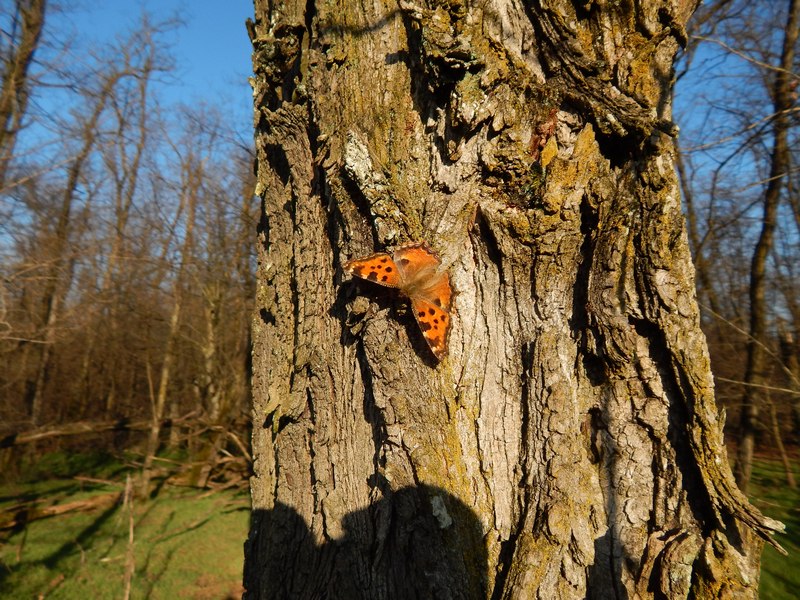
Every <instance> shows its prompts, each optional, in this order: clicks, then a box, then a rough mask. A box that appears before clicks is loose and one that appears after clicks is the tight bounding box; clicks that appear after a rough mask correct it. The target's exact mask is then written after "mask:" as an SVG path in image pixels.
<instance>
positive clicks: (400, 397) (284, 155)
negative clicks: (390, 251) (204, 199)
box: [245, 0, 780, 599]
mask: <svg viewBox="0 0 800 600" xmlns="http://www.w3.org/2000/svg"><path fill="white" fill-rule="evenodd" d="M255 4H256V11H255V21H254V23H252V24H251V28H250V29H251V31H250V33H251V37H252V41H253V46H254V50H255V53H254V67H255V77H254V79H253V87H254V102H255V127H256V145H257V153H258V187H257V193H258V194H259V195H260V196H261V197H262V198H263V215H262V221H261V226H260V242H261V243H260V244H259V283H258V285H259V288H258V292H257V306H258V314H257V315H256V318H255V320H254V327H253V336H254V339H253V342H254V354H253V360H254V363H253V393H254V407H253V420H254V421H253V426H254V433H253V448H254V451H255V453H256V462H255V476H254V477H253V479H252V497H253V509H254V511H253V518H252V526H251V531H250V536H249V539H248V542H247V546H246V567H245V586H246V588H247V594H246V596H247V597H250V598H322V597H324V598H370V599H376V598H480V597H484V598H547V599H552V598H586V597H590V598H612V597H613V598H632V597H639V596H643V597H651V596H652V597H661V598H664V597H667V598H680V597H686V596H687V595H689V594H690V593H693V594H695V595H696V596H698V597H705V598H714V597H728V595H730V594H733V596H734V597H737V598H742V597H755V596H756V595H757V589H758V569H759V560H760V558H759V557H760V550H761V545H762V539H767V538H769V535H770V533H771V532H772V531H773V530H775V529H779V528H780V524H779V523H776V522H773V521H770V520H768V519H766V518H764V517H763V516H762V515H761V514H760V513H759V512H758V511H757V510H756V509H754V508H753V507H751V506H750V505H749V504H748V502H747V500H746V498H745V497H744V496H743V495H742V494H741V493H740V492H739V491H738V489H737V488H736V486H735V484H734V482H733V477H732V474H731V471H730V468H729V466H728V462H727V459H726V456H725V452H724V448H723V443H722V433H721V432H722V421H721V419H720V418H719V417H718V415H717V410H716V407H715V403H714V391H713V381H712V378H711V373H710V369H709V361H708V355H707V351H706V345H705V339H704V337H703V335H702V333H701V331H700V326H699V317H698V310H697V306H696V302H695V292H694V281H693V270H692V267H691V259H690V256H689V252H688V244H687V240H686V233H685V230H684V226H683V217H682V215H681V210H680V198H679V190H678V185H677V180H676V177H675V173H674V170H673V141H672V138H671V137H670V136H671V135H673V134H674V127H673V126H672V125H671V122H670V106H669V99H670V80H671V69H672V61H673V57H674V54H675V52H676V50H677V48H678V46H679V44H680V43H682V41H683V36H684V30H683V25H684V23H685V22H686V20H687V19H688V17H689V15H690V14H691V12H692V10H693V9H694V8H695V4H696V1H695V0H660V1H658V0H653V1H639V2H636V1H630V2H621V3H616V2H614V3H612V2H607V3H601V2H596V3H591V2H589V3H573V2H570V1H568V0H550V1H548V2H541V3H532V4H531V5H530V6H525V5H523V3H520V2H516V1H514V0H508V1H497V2H492V3H480V4H477V3H476V4H469V5H467V4H466V3H461V2H455V1H454V2H442V3H439V4H437V3H435V2H431V3H429V4H426V5H422V4H419V5H417V4H412V3H410V2H405V1H401V2H400V4H399V5H397V4H394V3H380V2H378V3H372V4H368V5H356V4H353V3H339V4H333V3H322V2H317V3H315V2H307V1H305V0H303V1H302V2H300V1H287V2H284V3H278V4H275V3H270V2H267V1H265V0H257V1H256V3H255ZM408 240H426V241H427V242H428V243H429V244H430V245H431V246H433V247H434V248H435V249H436V250H437V251H438V253H439V254H440V255H441V257H442V259H443V264H444V265H446V266H447V268H448V269H449V272H450V275H451V279H452V282H453V286H454V288H455V290H456V292H457V295H456V296H455V299H454V303H453V313H452V320H453V328H452V332H451V335H450V355H449V357H447V358H445V360H443V361H442V362H441V363H438V362H437V361H436V360H435V359H434V358H433V357H432V356H431V354H430V353H429V351H428V348H427V347H426V345H425V342H424V340H423V338H422V335H421V334H420V332H419V329H418V328H417V326H416V324H415V322H414V319H413V318H412V316H411V315H410V314H409V312H408V310H407V307H406V305H405V304H404V303H403V301H402V300H401V299H399V298H398V297H397V296H396V295H394V294H391V293H387V292H385V291H382V290H381V289H376V288H377V286H373V285H371V284H369V283H367V282H358V281H352V280H349V279H348V278H346V277H343V274H342V269H341V265H342V263H343V262H344V261H346V260H347V259H349V258H352V257H359V256H364V255H366V254H368V253H370V252H372V251H375V250H382V249H384V248H392V247H394V246H397V245H398V244H400V243H402V242H405V241H408Z"/></svg>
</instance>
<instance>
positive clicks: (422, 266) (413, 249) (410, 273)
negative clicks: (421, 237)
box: [392, 242, 442, 285]
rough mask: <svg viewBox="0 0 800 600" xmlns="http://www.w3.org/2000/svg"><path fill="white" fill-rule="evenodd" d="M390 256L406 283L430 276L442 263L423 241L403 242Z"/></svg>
mask: <svg viewBox="0 0 800 600" xmlns="http://www.w3.org/2000/svg"><path fill="white" fill-rule="evenodd" d="M392 257H393V258H394V262H395V264H396V265H397V268H398V269H400V277H401V279H402V280H403V282H404V283H405V284H406V285H413V284H414V283H416V282H417V281H418V280H424V279H426V278H430V277H432V276H433V275H435V274H436V272H437V270H438V269H439V266H440V265H441V264H442V262H441V261H440V260H439V257H438V256H436V253H435V252H434V251H433V250H431V249H430V248H429V247H428V245H427V244H426V243H425V242H412V243H410V244H404V245H402V246H400V247H399V248H398V249H397V250H395V251H394V254H393V255H392Z"/></svg>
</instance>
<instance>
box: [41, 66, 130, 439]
mask: <svg viewBox="0 0 800 600" xmlns="http://www.w3.org/2000/svg"><path fill="white" fill-rule="evenodd" d="M120 77H122V74H120V73H111V74H109V75H108V76H107V77H105V78H104V79H103V81H102V85H101V87H100V89H99V90H98V91H97V93H96V96H95V98H94V104H93V105H91V112H90V113H89V115H88V116H87V117H86V119H85V120H83V122H81V123H79V124H78V127H79V128H80V129H79V131H78V132H77V133H78V136H79V139H78V140H77V148H76V150H75V154H74V156H73V158H72V160H71V161H70V162H69V166H68V167H67V173H66V182H65V184H64V190H63V191H62V193H61V203H60V206H59V209H58V217H57V219H56V223H55V227H54V230H53V233H52V241H51V244H50V246H51V249H50V256H51V260H50V261H49V263H48V264H47V265H45V267H44V268H43V272H44V281H45V285H44V289H43V293H42V298H41V304H40V306H41V308H40V316H39V324H40V329H41V335H40V336H39V337H40V339H41V340H42V341H43V343H42V344H41V349H40V354H39V361H38V365H37V369H36V372H35V375H34V377H33V382H32V384H29V385H28V386H27V389H28V390H29V392H28V398H26V403H27V404H28V405H29V406H30V414H31V422H32V423H33V424H34V425H38V424H39V423H40V421H41V419H42V412H43V410H44V406H43V401H44V392H45V386H46V385H47V383H48V380H49V374H50V370H51V367H52V358H53V345H54V344H55V341H56V323H57V321H58V317H59V313H60V311H61V302H62V300H63V298H64V295H65V294H66V293H67V291H68V290H69V287H70V285H71V283H72V277H73V270H74V269H73V267H74V257H71V256H70V252H69V240H70V235H71V234H72V231H73V227H74V223H73V217H74V215H73V207H74V204H75V203H76V196H77V192H78V187H79V185H80V178H81V176H82V175H83V171H84V167H85V166H86V163H87V161H88V160H89V157H90V156H91V153H92V150H93V149H94V148H95V145H96V143H97V136H98V131H97V127H98V123H99V121H100V117H101V116H102V115H103V111H104V110H105V108H106V105H107V104H108V102H109V100H110V98H111V95H112V94H113V93H114V88H115V86H116V84H117V82H118V81H119V79H120Z"/></svg>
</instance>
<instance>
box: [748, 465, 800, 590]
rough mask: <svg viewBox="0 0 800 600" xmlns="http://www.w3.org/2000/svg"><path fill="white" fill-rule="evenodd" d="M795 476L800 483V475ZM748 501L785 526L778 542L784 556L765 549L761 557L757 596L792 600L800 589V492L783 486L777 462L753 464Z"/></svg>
mask: <svg viewBox="0 0 800 600" xmlns="http://www.w3.org/2000/svg"><path fill="white" fill-rule="evenodd" d="M793 466H794V467H795V470H794V476H795V479H796V481H797V482H798V484H800V473H798V471H797V465H796V464H795V465H793ZM750 501H751V502H752V503H753V504H754V505H755V506H757V507H758V508H759V510H761V512H763V513H764V514H765V515H767V516H769V517H772V518H774V519H778V520H779V521H782V522H783V523H784V525H786V533H785V534H784V535H779V536H777V538H776V539H777V541H778V543H779V544H780V545H781V546H783V547H784V548H785V549H786V551H787V552H788V553H789V554H788V556H783V555H782V554H780V553H779V552H778V551H777V550H775V549H774V548H773V547H772V546H766V547H765V549H764V554H763V555H762V557H761V585H760V587H759V592H760V596H761V597H762V598H769V599H770V600H782V599H784V598H785V599H786V600H793V599H794V598H797V594H798V590H800V489H794V490H793V489H791V488H790V487H789V486H788V485H786V475H785V473H784V470H783V464H782V463H781V462H780V461H778V460H769V461H766V460H756V461H753V477H752V483H751V488H750Z"/></svg>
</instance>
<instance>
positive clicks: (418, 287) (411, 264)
mask: <svg viewBox="0 0 800 600" xmlns="http://www.w3.org/2000/svg"><path fill="white" fill-rule="evenodd" d="M441 266H442V261H441V260H439V257H438V256H436V253H435V252H434V251H433V250H431V249H430V248H429V247H428V245H427V244H426V243H425V242H411V243H408V244H403V245H402V246H400V247H399V248H397V250H395V251H394V253H393V254H392V255H391V256H390V255H389V254H387V253H385V252H378V253H377V254H371V255H370V256H367V257H366V258H358V259H355V260H350V261H348V262H346V263H345V264H344V270H345V271H346V272H347V273H350V274H351V275H355V276H356V277H360V278H361V279H366V280H368V281H374V282H375V283H378V284H380V285H384V286H386V287H392V288H397V289H399V290H400V292H401V293H402V294H403V295H404V296H407V297H408V298H409V299H410V300H411V309H412V310H413V311H414V317H415V318H416V319H417V323H418V324H419V328H420V329H421V330H422V335H423V336H424V337H425V341H426V342H428V346H430V348H431V351H433V354H434V355H435V356H436V358H438V359H439V360H442V359H443V358H444V357H445V356H446V355H447V342H448V338H449V335H450V301H451V299H452V297H453V290H452V289H451V288H450V276H449V275H448V274H447V271H443V270H442V269H441Z"/></svg>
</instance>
